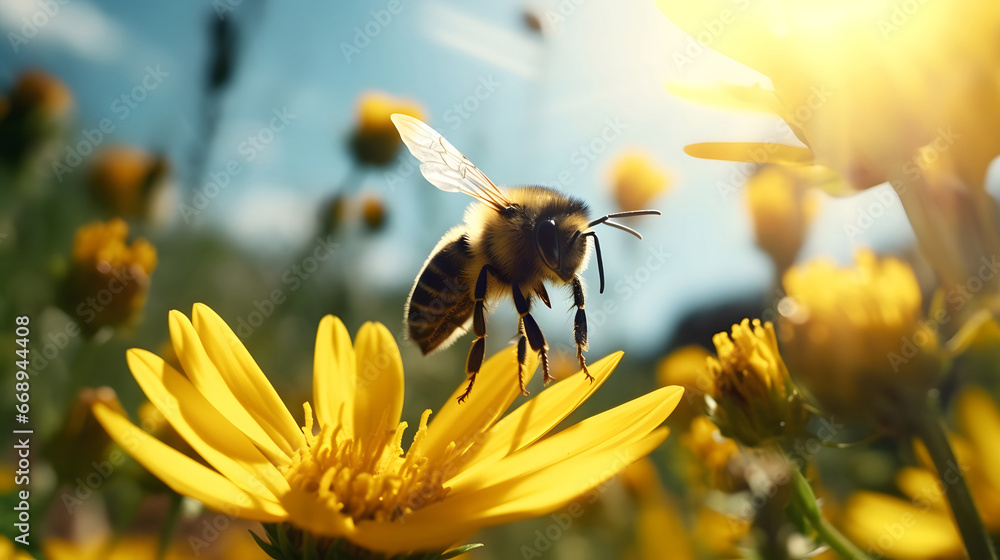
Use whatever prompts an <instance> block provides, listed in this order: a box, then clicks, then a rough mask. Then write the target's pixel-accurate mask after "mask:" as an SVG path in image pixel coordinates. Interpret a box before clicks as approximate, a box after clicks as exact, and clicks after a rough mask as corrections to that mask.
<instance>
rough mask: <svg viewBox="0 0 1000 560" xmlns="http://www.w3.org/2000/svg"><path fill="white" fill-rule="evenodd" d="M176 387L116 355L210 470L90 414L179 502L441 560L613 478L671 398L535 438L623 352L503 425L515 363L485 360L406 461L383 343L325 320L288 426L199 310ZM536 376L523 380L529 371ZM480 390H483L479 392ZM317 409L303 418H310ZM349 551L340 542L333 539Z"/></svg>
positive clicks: (182, 346)
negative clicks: (468, 389)
mask: <svg viewBox="0 0 1000 560" xmlns="http://www.w3.org/2000/svg"><path fill="white" fill-rule="evenodd" d="M170 332H171V338H172V340H173V342H174V347H175V349H176V352H177V356H178V358H179V359H180V361H181V364H182V365H183V369H184V373H183V374H182V373H180V372H178V371H177V370H175V369H174V368H172V367H170V366H169V365H167V364H166V363H165V362H164V361H163V360H162V359H160V358H159V357H158V356H156V355H154V354H152V353H150V352H147V351H144V350H139V349H133V350H130V351H129V352H128V355H127V358H128V363H129V367H130V368H131V370H132V373H133V375H134V376H135V378H136V380H137V381H138V382H139V384H140V386H141V387H142V388H143V390H144V391H145V392H146V394H147V396H148V397H149V398H150V401H151V402H153V403H154V404H155V405H156V406H157V408H159V410H160V411H161V412H162V413H163V414H164V416H166V417H167V420H168V421H169V422H170V423H171V425H172V426H173V427H174V429H176V430H177V432H178V433H180V434H181V436H182V437H183V438H184V439H185V440H187V442H188V443H189V444H190V445H191V446H192V447H193V448H194V449H195V450H196V451H197V452H198V453H199V454H200V455H201V456H202V457H203V458H204V459H205V461H207V462H208V463H209V464H210V465H211V467H206V466H204V465H201V464H198V463H196V462H195V461H193V460H192V459H190V458H189V457H186V456H184V455H183V454H181V453H178V452H177V451H175V450H174V449H172V448H170V447H168V446H166V445H164V444H163V443H161V442H159V441H157V440H155V439H153V438H152V437H150V436H149V435H148V434H146V433H145V432H143V431H142V430H140V429H139V428H137V427H136V426H134V425H133V424H132V423H131V422H129V420H128V419H127V418H126V417H125V416H124V415H122V414H121V413H119V412H116V411H114V410H112V409H110V408H107V407H104V406H101V405H97V406H95V409H94V412H95V415H96V416H97V417H98V419H99V420H100V421H101V423H102V424H103V425H104V427H105V429H106V430H107V431H108V433H109V434H110V435H111V436H112V438H113V439H115V441H117V442H118V443H119V444H120V445H122V446H123V447H124V448H125V449H126V450H127V451H128V452H129V453H130V454H132V456H133V457H135V458H136V460H137V461H139V463H141V464H142V465H143V466H144V467H146V468H147V469H149V470H150V471H151V472H153V473H154V474H155V475H156V476H158V477H159V478H161V479H162V480H163V481H164V482H165V483H166V484H167V485H169V486H170V487H171V488H173V489H174V490H176V491H177V492H179V493H181V494H184V495H187V496H190V497H193V498H195V499H198V500H200V501H202V502H204V503H205V504H206V505H207V506H208V507H210V508H213V509H217V510H223V511H229V512H235V514H236V515H237V516H238V517H242V518H245V519H251V520H256V521H261V522H264V523H273V524H281V525H280V526H278V529H277V530H278V531H289V532H292V533H293V534H291V535H289V538H291V539H292V541H293V542H301V541H300V540H299V539H301V538H302V537H303V533H306V534H310V535H313V536H315V537H317V539H318V541H317V542H318V543H319V546H321V547H330V546H348V547H350V548H351V549H352V550H354V551H355V552H358V550H367V551H378V552H380V553H390V554H392V553H405V552H410V551H420V552H428V551H430V552H434V551H443V550H445V549H447V548H448V547H449V546H451V545H453V544H455V543H456V542H458V541H459V540H460V539H462V538H465V537H468V536H469V535H471V534H472V533H474V532H475V531H476V530H478V529H480V528H482V527H485V526H489V525H495V524H501V523H506V522H510V521H513V520H517V519H523V518H527V517H532V516H535V515H540V514H542V513H545V512H548V511H551V510H553V509H556V508H558V507H560V506H561V505H564V504H566V503H567V502H569V501H570V500H572V499H573V498H575V497H576V496H578V495H580V493H581V492H584V491H586V490H588V489H589V488H592V487H594V486H596V485H598V484H600V483H601V482H603V481H604V480H607V479H608V478H609V477H611V476H614V474H616V473H617V472H619V471H620V470H621V469H623V468H625V467H626V466H627V465H628V464H629V463H631V462H633V461H635V460H637V459H639V458H641V457H643V456H644V455H646V454H648V453H649V452H650V451H652V450H653V449H655V448H656V447H657V446H658V445H659V444H660V443H661V442H662V441H663V440H664V438H665V437H666V435H667V430H666V428H657V426H659V425H660V424H661V423H662V422H663V421H664V420H665V419H666V417H667V416H668V415H669V414H670V412H671V411H672V410H673V409H674V407H675V406H676V405H677V402H678V401H679V400H680V398H681V394H682V392H683V390H682V389H681V388H679V387H666V388H663V389H659V390H657V391H654V392H652V393H649V394H648V395H645V396H643V397H640V398H639V399H636V400H634V401H631V402H629V403H626V404H624V405H621V406H619V407H617V408H614V409H612V410H609V411H607V412H604V413H601V414H599V415H597V416H594V417H592V418H590V419H587V420H584V421H582V422H580V423H578V424H576V425H575V426H572V427H570V428H567V429H565V430H563V431H562V432H560V433H558V434H556V435H553V436H550V437H545V435H546V434H547V433H548V432H549V431H551V430H552V429H553V428H554V427H555V426H556V425H557V424H559V423H560V422H561V421H562V420H563V419H564V418H566V416H568V415H569V414H570V413H571V412H573V411H574V410H575V409H576V408H577V407H578V406H579V405H580V404H581V403H582V402H583V401H584V400H586V399H587V398H588V397H589V396H590V395H591V394H592V393H593V391H594V390H596V389H597V387H599V386H600V385H601V384H602V383H603V381H605V380H606V379H607V377H608V376H609V375H610V374H611V372H612V370H613V369H614V367H615V365H616V364H617V363H618V361H619V360H620V359H621V353H618V354H614V355H611V356H608V357H606V358H604V359H602V360H600V361H598V362H597V363H596V364H595V365H594V366H593V367H591V368H590V370H591V374H593V375H594V376H595V377H596V382H594V383H590V382H589V381H587V379H586V377H585V376H583V375H582V374H577V375H575V376H573V377H572V378H570V379H567V380H565V381H562V382H559V383H558V384H556V385H555V386H553V387H550V388H548V389H547V390H545V391H543V392H542V393H541V394H540V395H538V396H537V397H535V398H533V399H532V400H530V401H528V402H526V403H524V404H523V405H522V406H520V407H519V408H517V409H516V410H515V411H514V412H512V413H511V414H508V415H507V416H506V417H505V418H503V419H500V416H501V415H502V413H503V411H504V410H506V409H507V408H508V407H509V406H510V404H511V403H512V402H513V400H514V398H515V397H516V396H517V394H519V389H518V385H517V380H516V376H514V375H512V374H511V372H514V371H516V368H517V364H516V355H515V353H514V352H513V351H509V352H502V353H500V354H497V355H496V356H494V357H492V358H491V359H490V360H488V361H487V362H486V364H484V366H483V370H482V373H483V375H481V376H480V379H481V380H482V381H480V383H486V384H487V386H486V387H482V388H481V389H482V390H481V391H480V390H477V391H476V392H475V393H473V395H472V396H471V397H470V398H469V399H468V400H467V401H466V402H465V403H464V404H461V405H459V404H458V403H457V397H458V395H459V394H460V393H461V392H462V391H463V390H464V388H463V387H459V388H458V389H457V390H456V391H455V393H454V394H453V395H452V396H451V398H449V399H448V400H447V401H446V404H445V405H444V406H443V407H442V409H441V410H440V411H439V412H438V414H437V415H436V417H435V420H434V422H432V423H430V424H429V425H428V418H429V416H430V411H429V410H427V411H425V412H424V413H423V415H422V416H421V419H420V423H419V425H418V429H417V433H416V435H415V436H414V438H413V440H412V441H413V443H412V444H411V445H410V446H409V449H408V450H407V451H405V452H404V450H403V447H402V439H403V432H404V430H405V428H406V427H407V424H406V423H405V422H400V414H401V412H402V407H403V368H402V363H401V360H400V355H399V350H398V348H397V347H396V343H395V341H394V340H393V338H392V335H391V334H390V333H389V331H388V329H386V328H385V327H384V326H382V325H380V324H377V323H366V324H365V325H363V326H362V327H361V329H360V331H359V332H358V334H357V337H356V338H355V341H354V343H353V345H352V343H351V339H350V336H349V335H348V333H347V329H346V328H345V327H344V325H343V323H341V322H340V321H339V320H338V319H337V318H335V317H333V316H327V317H325V318H324V319H323V320H322V321H321V322H320V326H319V331H318V333H317V336H316V353H315V365H314V376H313V399H314V400H313V404H312V405H310V404H309V403H305V404H304V405H303V408H304V410H305V425H304V426H302V427H300V426H299V425H298V424H297V423H296V422H295V420H294V419H293V417H292V414H291V412H289V411H288V410H287V409H286V408H285V407H284V405H283V404H282V402H281V399H280V398H279V397H278V395H277V393H276V392H275V391H274V389H273V387H272V386H271V384H270V382H269V381H268V380H267V378H266V377H265V376H264V374H263V373H262V372H261V371H260V369H259V368H258V367H257V365H256V363H255V362H254V360H253V358H252V357H251V356H250V354H249V353H248V352H247V351H246V349H245V348H244V347H243V345H242V343H241V342H240V341H239V339H238V337H237V336H236V334H234V333H233V331H232V330H231V329H230V328H229V327H228V326H227V325H226V324H225V322H223V321H222V319H221V318H219V316H218V315H216V314H215V313H214V312H213V311H212V310H211V309H209V308H208V307H206V306H204V305H202V304H196V305H195V306H194V312H193V322H192V321H191V320H189V319H188V318H187V317H185V316H184V315H183V314H181V313H180V312H177V311H174V312H171V314H170ZM535 366H536V363H534V362H533V363H532V364H531V367H530V368H529V371H533V370H534V368H535ZM477 389H479V388H478V387H477ZM313 407H315V408H313ZM343 539H346V541H347V542H349V543H350V544H345V543H344V540H343Z"/></svg>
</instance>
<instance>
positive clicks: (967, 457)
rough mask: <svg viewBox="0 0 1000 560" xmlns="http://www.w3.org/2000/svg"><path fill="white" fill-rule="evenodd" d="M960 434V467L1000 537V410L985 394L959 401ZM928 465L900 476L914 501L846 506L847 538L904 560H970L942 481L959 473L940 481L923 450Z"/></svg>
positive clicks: (867, 498) (871, 495)
mask: <svg viewBox="0 0 1000 560" xmlns="http://www.w3.org/2000/svg"><path fill="white" fill-rule="evenodd" d="M956 413H957V414H956V416H957V420H958V428H959V431H960V432H961V433H962V434H963V435H964V437H962V436H958V435H954V434H953V435H951V437H950V439H951V443H952V446H953V447H954V448H955V452H956V455H957V459H958V464H957V465H954V468H955V469H960V470H961V471H962V473H963V474H964V476H965V479H966V481H967V482H968V484H969V490H970V491H971V492H972V495H973V497H974V498H975V500H976V506H977V508H978V510H979V514H980V516H981V517H982V520H983V524H984V525H985V526H986V529H987V530H988V531H989V532H990V534H992V535H993V536H994V537H996V536H998V535H1000V470H998V469H997V464H1000V463H998V462H997V461H1000V449H998V448H997V445H996V443H997V441H1000V409H998V408H997V405H996V403H995V402H994V400H993V399H992V398H991V397H990V396H989V394H987V393H986V392H985V391H983V390H982V389H978V388H968V389H965V390H963V391H962V393H961V394H960V395H959V396H958V398H957V399H956ZM918 456H919V457H920V459H921V463H922V464H923V467H922V468H919V467H906V468H903V469H902V470H900V471H899V473H898V475H897V477H896V483H897V485H898V486H899V488H900V490H902V491H903V494H905V495H906V497H907V498H909V500H904V499H900V498H896V497H893V496H888V495H885V494H879V493H876V492H867V491H862V492H856V493H854V494H853V495H852V496H851V497H850V498H849V499H848V501H847V504H846V505H845V511H844V515H843V520H842V525H843V527H844V532H845V533H847V534H848V535H849V536H851V538H852V539H853V540H854V541H855V542H857V543H858V544H859V545H861V546H862V548H864V549H866V550H867V551H869V552H871V553H873V554H877V555H878V556H886V557H891V558H898V559H900V560H923V559H932V558H933V559H945V558H947V559H951V558H956V559H958V558H965V557H966V556H965V547H964V545H963V543H962V537H961V536H960V535H959V532H958V529H956V527H955V524H954V521H953V518H952V515H951V511H950V508H949V506H948V501H947V499H946V498H945V495H944V493H943V491H942V486H941V485H942V483H941V482H940V480H941V479H943V480H944V481H945V483H948V481H953V480H955V475H956V474H957V471H956V472H952V473H948V472H946V473H943V474H942V477H940V478H939V477H938V476H937V473H936V472H935V470H934V467H933V466H932V465H933V463H932V462H931V460H930V458H929V457H928V456H927V454H926V450H925V449H922V446H918Z"/></svg>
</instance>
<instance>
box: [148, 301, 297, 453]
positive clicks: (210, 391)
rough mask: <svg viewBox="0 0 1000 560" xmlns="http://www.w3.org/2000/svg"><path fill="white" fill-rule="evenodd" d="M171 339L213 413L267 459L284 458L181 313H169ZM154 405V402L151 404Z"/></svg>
mask: <svg viewBox="0 0 1000 560" xmlns="http://www.w3.org/2000/svg"><path fill="white" fill-rule="evenodd" d="M170 340H171V341H172V342H173V344H174V352H175V353H176V354H177V359H178V360H180V362H181V366H183V368H184V373H185V374H186V375H187V376H188V378H189V379H190V380H191V382H192V383H194V386H195V387H197V388H198V391H200V392H201V394H202V395H204V396H205V398H206V399H208V401H209V402H210V403H212V406H214V407H215V409H216V410H218V411H219V412H221V413H222V415H223V416H224V417H226V418H227V419H229V421H230V422H232V423H233V424H234V425H235V426H236V427H237V428H239V429H240V431H241V432H243V433H244V434H246V436H247V437H249V438H250V439H251V440H253V442H254V443H255V444H256V445H257V447H259V448H260V449H261V451H263V452H264V453H266V454H268V456H269V457H271V458H274V459H277V458H280V457H283V456H285V454H284V453H283V452H282V451H281V448H280V447H278V445H277V444H276V443H274V441H272V440H271V437H270V436H268V434H267V432H266V431H264V429H263V428H261V426H260V424H258V423H257V421H256V420H254V419H253V418H252V417H251V416H250V413H249V412H247V410H246V408H245V407H244V406H243V404H242V403H240V402H239V401H238V400H237V399H236V396H235V395H233V392H232V390H230V389H229V387H228V386H227V385H226V382H225V381H224V380H223V379H222V375H221V374H220V373H219V370H218V369H217V368H216V367H215V364H214V363H212V360H211V359H210V358H209V356H208V353H206V352H205V348H204V347H203V346H202V344H201V339H200V338H199V337H198V332H197V331H195V330H194V326H193V325H191V321H188V318H187V317H185V316H184V314H183V313H181V312H180V311H176V310H175V311H171V312H170ZM154 404H155V403H154Z"/></svg>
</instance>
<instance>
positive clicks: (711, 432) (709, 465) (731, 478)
mask: <svg viewBox="0 0 1000 560" xmlns="http://www.w3.org/2000/svg"><path fill="white" fill-rule="evenodd" d="M681 443H683V444H684V446H685V447H686V448H687V449H688V450H689V451H690V452H691V454H692V455H693V456H694V459H695V462H696V463H697V464H698V465H699V467H700V468H701V469H703V470H704V472H705V473H706V474H707V475H708V479H709V480H708V483H709V486H711V487H712V488H717V489H719V490H722V491H723V492H735V491H737V490H742V489H743V488H745V486H746V480H745V479H743V476H742V470H743V469H742V463H743V456H742V453H741V452H740V446H739V445H738V444H737V443H736V442H735V441H733V440H731V439H729V438H727V437H725V436H723V435H722V433H720V432H719V428H718V426H716V425H715V423H714V422H712V421H711V420H710V419H709V418H708V417H707V416H697V417H695V419H694V420H692V421H691V426H690V429H689V430H688V432H687V433H686V434H684V436H683V437H681Z"/></svg>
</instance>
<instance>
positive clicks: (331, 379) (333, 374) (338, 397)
mask: <svg viewBox="0 0 1000 560" xmlns="http://www.w3.org/2000/svg"><path fill="white" fill-rule="evenodd" d="M355 359H356V358H355V354H354V346H352V345H351V335H350V334H349V333H348V332H347V327H345V326H344V323H343V322H341V320H340V319H338V318H337V317H334V316H333V315H327V316H326V317H323V320H322V321H320V322H319V329H318V330H317V331H316V354H315V358H314V363H313V403H315V405H316V418H317V419H318V420H319V423H320V425H321V426H337V425H338V424H339V425H340V427H341V430H342V433H343V434H344V435H345V436H347V437H348V438H351V437H354V387H355V384H356V380H357V378H356V369H357V366H356V365H355ZM341 409H343V413H341Z"/></svg>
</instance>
